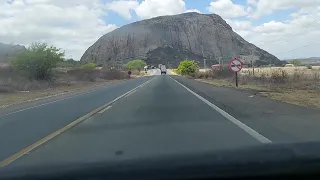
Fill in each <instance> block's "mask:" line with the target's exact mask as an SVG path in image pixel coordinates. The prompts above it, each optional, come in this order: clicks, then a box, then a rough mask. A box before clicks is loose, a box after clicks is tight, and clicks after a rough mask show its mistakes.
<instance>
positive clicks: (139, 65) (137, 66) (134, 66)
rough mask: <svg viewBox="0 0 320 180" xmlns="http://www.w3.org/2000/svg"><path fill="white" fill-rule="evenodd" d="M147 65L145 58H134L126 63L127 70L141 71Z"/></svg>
mask: <svg viewBox="0 0 320 180" xmlns="http://www.w3.org/2000/svg"><path fill="white" fill-rule="evenodd" d="M146 65H147V63H146V62H144V61H143V60H138V59H137V60H133V61H130V62H128V63H127V64H125V65H124V67H125V68H126V69H127V70H138V71H139V72H140V71H141V70H142V69H143V68H144V67H145V66H146Z"/></svg>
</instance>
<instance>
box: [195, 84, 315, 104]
mask: <svg viewBox="0 0 320 180" xmlns="http://www.w3.org/2000/svg"><path fill="white" fill-rule="evenodd" d="M196 80H197V81H201V82H204V83H208V84H211V85H213V86H217V87H233V88H235V85H234V83H232V82H230V81H227V80H221V79H196ZM236 89H245V90H251V91H254V92H257V93H258V94H260V95H262V96H265V97H268V98H270V99H274V100H278V101H281V102H286V103H290V104H294V105H298V106H303V107H308V108H316V109H320V93H319V90H303V89H301V90H300V89H299V90H298V89H294V88H287V87H282V86H268V85H259V84H249V83H247V84H239V87H238V88H236Z"/></svg>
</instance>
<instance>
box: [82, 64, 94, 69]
mask: <svg viewBox="0 0 320 180" xmlns="http://www.w3.org/2000/svg"><path fill="white" fill-rule="evenodd" d="M96 67H97V65H96V64H95V63H87V64H85V65H82V66H81V67H80V69H95V68H96Z"/></svg>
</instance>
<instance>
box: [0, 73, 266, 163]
mask: <svg viewBox="0 0 320 180" xmlns="http://www.w3.org/2000/svg"><path fill="white" fill-rule="evenodd" d="M156 71H157V70H154V72H155V73H154V74H156ZM139 85H140V86H139ZM138 86H139V88H136V87H138ZM134 88H136V89H134ZM131 89H134V90H132V91H130V90H131ZM128 91H130V92H129V93H128V94H126V95H125V96H121V95H122V94H124V93H125V92H128ZM119 96H120V97H121V99H120V98H118V99H117V97H119ZM113 99H116V101H114V102H113V103H112V104H107V105H105V106H104V107H103V108H102V109H99V111H97V112H95V113H94V115H93V116H91V117H89V118H84V119H83V120H81V118H80V117H81V116H84V115H85V114H87V113H89V112H90V111H93V110H94V109H95V108H98V107H101V106H102V105H104V104H106V103H107V102H110V101H112V100H113ZM215 108H216V107H214V105H213V104H210V103H209V102H206V100H205V99H201V98H199V97H197V95H196V94H193V93H192V92H190V90H188V89H187V88H185V87H184V86H183V85H182V84H180V83H179V82H177V81H175V80H174V79H172V78H171V77H170V76H168V75H160V76H150V77H144V78H139V79H136V80H130V81H126V82H122V83H117V84H112V85H109V86H106V87H104V88H102V89H100V90H98V91H95V92H90V93H87V94H84V95H78V96H75V97H71V98H69V99H65V100H60V101H57V102H53V103H50V104H45V105H42V106H38V107H34V108H31V109H26V110H22V111H16V112H11V113H9V114H7V115H3V116H1V120H0V144H1V147H2V148H1V153H0V158H1V159H2V164H1V165H2V166H6V167H25V166H43V165H54V164H55V165H57V164H58V165H59V164H68V163H89V162H100V161H118V160H127V159H136V158H146V157H154V156H162V155H163V156H165V155H174V154H183V153H186V154H187V153H203V152H208V151H215V150H221V149H230V148H231V149H232V148H240V147H247V146H254V145H259V144H262V143H268V141H269V140H268V139H267V138H265V137H263V136H262V135H260V134H259V133H258V132H256V131H255V130H253V129H251V128H249V127H247V126H246V125H245V124H242V123H241V122H240V121H238V120H237V119H235V118H233V117H232V116H230V115H229V114H227V113H226V112H224V111H223V110H222V111H220V110H221V109H220V110H219V109H215ZM77 118H80V120H81V122H79V123H78V124H76V125H74V126H73V127H70V128H68V129H67V130H66V131H63V132H60V133H61V134H60V133H59V132H58V133H57V134H54V135H52V136H53V137H51V138H49V139H47V138H44V139H42V140H40V139H41V138H43V137H45V136H47V135H49V134H50V133H52V132H54V131H56V130H58V129H59V128H63V127H64V126H66V125H67V124H69V123H71V122H72V121H75V120H76V119H77ZM78 120H79V119H78ZM38 140H40V141H39V142H37V143H36V144H33V146H29V145H31V144H32V143H35V142H36V141H38ZM28 146H29V147H28ZM25 147H27V148H26V149H24V150H23V148H25ZM15 153H16V154H15ZM12 155H13V156H12ZM10 156H11V157H10ZM8 157H10V158H9V160H8V159H6V158H8ZM5 159H6V160H5Z"/></svg>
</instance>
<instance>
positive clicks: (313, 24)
mask: <svg viewBox="0 0 320 180" xmlns="http://www.w3.org/2000/svg"><path fill="white" fill-rule="evenodd" d="M318 22H320V20H315V21H313V22H312V23H311V25H309V26H305V27H303V28H304V29H303V30H302V31H300V32H297V33H289V34H286V35H284V36H282V37H280V38H277V39H274V40H272V41H258V42H257V43H258V44H260V43H261V44H262V43H273V42H277V41H279V40H282V39H284V38H287V37H288V36H294V35H298V34H301V33H303V32H304V31H305V30H306V29H307V28H310V27H313V26H315V25H317V24H318Z"/></svg>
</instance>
